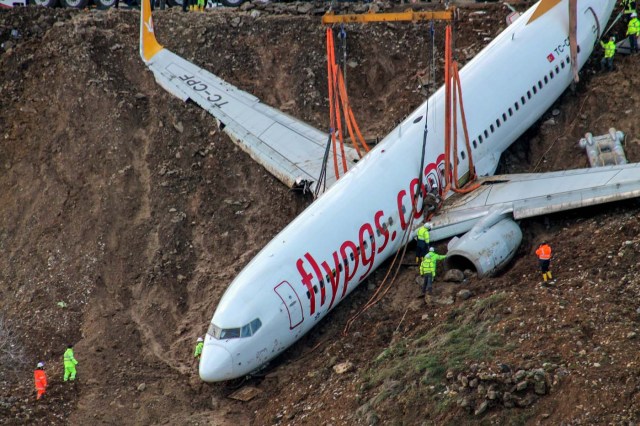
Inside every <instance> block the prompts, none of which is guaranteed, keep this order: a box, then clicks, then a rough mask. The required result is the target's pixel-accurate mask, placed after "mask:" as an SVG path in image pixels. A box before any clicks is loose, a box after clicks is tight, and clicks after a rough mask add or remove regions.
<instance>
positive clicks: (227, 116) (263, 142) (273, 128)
mask: <svg viewBox="0 0 640 426" xmlns="http://www.w3.org/2000/svg"><path fill="white" fill-rule="evenodd" d="M147 65H148V66H149V69H150V70H151V71H152V72H153V74H154V76H155V78H156V80H157V81H158V83H159V84H160V85H161V86H162V87H163V88H164V89H165V90H167V91H168V92H169V93H171V94H172V95H174V96H176V97H177V98H179V99H181V100H183V101H186V100H188V99H191V100H193V101H194V102H195V103H197V104H198V105H200V106H201V107H202V108H204V109H206V110H207V111H208V112H209V113H211V115H213V116H214V117H215V118H216V119H217V120H218V122H219V123H222V124H223V125H224V126H221V127H222V128H223V130H224V132H225V133H227V134H228V135H229V136H230V137H231V138H232V139H233V140H234V142H235V143H236V144H238V145H239V146H240V147H241V148H242V149H243V150H244V151H246V152H247V153H248V154H249V155H250V156H251V157H252V158H253V159H254V160H256V161H257V162H258V163H260V164H261V165H263V166H264V167H265V168H266V169H267V170H268V171H269V172H271V173H272V174H274V175H275V176H276V177H277V178H278V179H280V180H281V181H282V182H284V183H285V184H286V185H287V186H289V187H294V186H296V185H299V184H300V183H302V182H306V183H307V184H308V185H309V186H308V188H309V189H311V190H312V191H313V190H315V188H316V185H317V180H318V178H319V176H320V174H321V170H322V165H323V159H324V156H325V150H326V146H327V141H328V137H329V135H328V134H327V133H324V132H322V131H320V130H318V129H316V128H314V127H312V126H309V125H308V124H306V123H304V122H302V121H300V120H298V119H296V118H293V117H291V116H289V115H288V114H285V113H283V112H282V111H279V110H277V109H275V108H272V107H270V106H268V105H265V104H263V103H261V102H260V100H259V99H258V98H256V97H255V96H253V95H251V94H249V93H247V92H244V91H242V90H240V89H238V88H237V87H235V86H233V85H231V84H229V83H227V82H225V81H224V80H221V79H220V78H218V77H217V76H215V75H213V74H211V73H210V72H208V71H205V70H203V69H202V68H200V67H197V66H196V65H194V64H192V63H190V62H188V61H186V60H184V59H183V58H181V57H179V56H177V55H175V54H174V53H172V52H171V51H169V50H167V49H162V50H160V51H159V52H157V53H156V54H155V55H154V56H153V58H151V59H150V60H149V61H148V62H147ZM345 156H346V157H347V158H346V162H347V165H348V167H351V166H352V165H354V164H355V162H356V161H357V158H358V156H357V153H356V151H355V150H354V149H353V148H350V147H345ZM338 164H342V159H341V156H340V154H339V153H338ZM340 174H341V175H342V173H340ZM326 176H327V181H326V189H328V188H329V187H330V186H331V185H332V184H333V183H334V182H335V180H336V178H335V172H334V169H333V161H328V162H327V170H326ZM324 189H325V187H324V186H322V187H321V191H320V192H323V191H324Z"/></svg>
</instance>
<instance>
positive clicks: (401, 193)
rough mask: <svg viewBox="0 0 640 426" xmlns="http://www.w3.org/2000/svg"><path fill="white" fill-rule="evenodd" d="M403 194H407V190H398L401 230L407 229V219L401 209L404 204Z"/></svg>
mask: <svg viewBox="0 0 640 426" xmlns="http://www.w3.org/2000/svg"><path fill="white" fill-rule="evenodd" d="M405 195H407V191H405V190H404V189H401V190H400V192H398V215H399V216H400V227H401V228H402V230H403V231H404V230H405V229H407V221H406V219H405V217H404V212H403V210H402V207H403V205H404V204H403V199H404V196H405Z"/></svg>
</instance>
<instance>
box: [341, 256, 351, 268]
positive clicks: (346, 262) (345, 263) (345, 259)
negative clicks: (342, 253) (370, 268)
mask: <svg viewBox="0 0 640 426" xmlns="http://www.w3.org/2000/svg"><path fill="white" fill-rule="evenodd" d="M351 260H353V256H351ZM342 261H343V262H344V266H345V267H346V266H347V264H348V263H349V261H348V260H347V258H346V257H345V258H344V259H342Z"/></svg>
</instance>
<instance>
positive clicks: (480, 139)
mask: <svg viewBox="0 0 640 426" xmlns="http://www.w3.org/2000/svg"><path fill="white" fill-rule="evenodd" d="M478 142H480V143H482V135H480V136H478Z"/></svg>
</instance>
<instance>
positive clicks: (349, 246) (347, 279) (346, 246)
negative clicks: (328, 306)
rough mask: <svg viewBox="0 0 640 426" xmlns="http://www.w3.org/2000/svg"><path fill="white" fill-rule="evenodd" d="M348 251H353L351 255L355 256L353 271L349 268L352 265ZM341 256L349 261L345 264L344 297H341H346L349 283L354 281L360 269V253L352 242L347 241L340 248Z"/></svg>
mask: <svg viewBox="0 0 640 426" xmlns="http://www.w3.org/2000/svg"><path fill="white" fill-rule="evenodd" d="M347 249H351V253H350V254H352V255H353V259H354V263H353V269H351V268H350V267H349V265H350V263H349V256H348V254H347ZM340 256H342V258H343V259H347V262H346V263H345V264H344V284H343V287H342V296H340V297H344V295H345V294H346V293H347V286H348V285H349V282H350V281H351V280H352V279H353V277H354V276H355V275H356V270H357V269H358V262H359V260H358V251H357V249H356V245H355V244H354V243H353V242H351V241H345V242H344V243H342V245H341V246H340Z"/></svg>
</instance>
